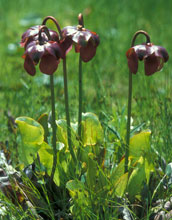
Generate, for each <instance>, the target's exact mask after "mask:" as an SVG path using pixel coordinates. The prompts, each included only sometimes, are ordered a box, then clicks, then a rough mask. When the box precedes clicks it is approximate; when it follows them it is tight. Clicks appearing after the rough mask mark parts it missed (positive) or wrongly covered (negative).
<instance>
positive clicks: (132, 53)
mask: <svg viewBox="0 0 172 220" xmlns="http://www.w3.org/2000/svg"><path fill="white" fill-rule="evenodd" d="M126 56H127V59H128V67H129V69H130V71H131V72H132V73H134V74H136V73H137V70H138V60H140V61H142V60H144V64H145V74H146V75H148V76H149V75H152V74H153V73H155V72H157V71H160V70H161V69H162V67H163V64H164V62H167V61H168V59H169V56H168V53H167V51H166V49H165V48H163V47H161V46H156V45H153V44H152V43H147V44H142V45H136V46H134V47H131V48H130V49H129V50H128V51H127V52H126Z"/></svg>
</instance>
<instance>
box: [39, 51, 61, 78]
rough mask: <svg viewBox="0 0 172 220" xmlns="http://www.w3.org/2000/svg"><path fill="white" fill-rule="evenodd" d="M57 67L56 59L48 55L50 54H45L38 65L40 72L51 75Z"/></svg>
mask: <svg viewBox="0 0 172 220" xmlns="http://www.w3.org/2000/svg"><path fill="white" fill-rule="evenodd" d="M57 67H58V61H57V59H56V57H54V56H52V55H50V54H45V55H43V56H42V58H41V62H40V64H39V68H40V71H41V72H42V73H45V74H48V75H52V74H53V73H54V72H55V71H56V69H57Z"/></svg>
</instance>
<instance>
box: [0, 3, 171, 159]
mask: <svg viewBox="0 0 172 220" xmlns="http://www.w3.org/2000/svg"><path fill="white" fill-rule="evenodd" d="M171 11H172V1H171V0H166V1H164V0H144V1H143V0H99V1H97V0H84V1H78V0H63V1H59V0H47V1H45V0H36V1H35V0H0V30H1V32H0V141H9V144H12V143H11V142H10V141H11V135H10V133H9V131H8V126H7V117H6V114H5V113H6V112H8V111H9V112H10V113H11V115H12V116H13V117H14V118H16V117H18V116H23V115H25V116H30V117H33V118H35V119H37V118H38V117H39V116H40V114H42V113H44V112H49V111H50V91H49V78H48V77H47V76H46V75H43V74H42V73H40V72H39V69H38V68H37V74H36V76H35V77H31V76H30V75H28V74H27V73H26V72H25V70H24V68H23V63H24V60H23V59H22V58H21V57H22V54H23V48H20V46H19V42H20V39H21V35H22V33H23V32H25V31H26V30H27V28H29V27H30V26H33V25H37V24H41V22H42V19H43V18H44V17H45V16H47V15H51V16H54V17H55V18H56V19H57V20H58V21H59V24H60V26H61V27H62V28H63V27H65V26H68V25H77V22H78V21H77V16H78V13H80V12H81V13H83V15H84V23H85V27H86V28H88V29H90V30H92V31H95V32H97V33H98V34H99V36H100V41H101V43H100V45H99V47H98V48H97V54H96V56H95V57H94V58H93V59H92V60H91V61H90V62H88V63H84V64H83V80H84V85H83V87H84V88H83V89H84V92H83V93H84V99H83V108H84V109H83V110H84V112H85V111H92V112H94V113H96V114H97V115H99V116H100V118H101V115H102V113H105V114H107V115H109V116H110V115H112V117H113V115H116V114H118V115H120V114H122V113H121V112H122V111H124V112H125V113H126V110H127V109H126V106H127V95H128V94H127V93H128V67H127V60H126V56H125V53H126V51H127V50H128V48H129V47H130V44H131V39H132V36H133V34H134V33H135V32H136V31H138V30H140V29H143V30H145V31H147V32H148V33H149V35H150V37H151V40H152V42H153V43H154V44H156V45H161V46H163V47H165V48H166V49H167V51H168V52H169V55H171V51H172V44H171V39H172V29H171V26H172V16H171ZM47 25H48V26H49V27H50V28H52V29H54V30H55V26H54V25H53V24H52V23H51V22H48V23H47ZM144 41H145V38H144V37H143V36H139V37H138V40H137V43H143V42H144ZM78 60H79V57H78V54H75V52H74V50H72V51H71V52H70V53H69V54H68V55H67V65H68V66H67V67H68V77H69V93H70V94H69V100H70V112H71V116H72V121H76V119H77V111H78V110H77V108H78V84H77V82H78ZM171 67H172V62H171V56H170V59H169V62H168V63H166V64H165V65H164V68H163V70H162V71H160V72H158V73H155V74H154V75H153V76H150V77H147V76H145V75H144V66H143V63H139V72H138V73H137V74H136V75H134V77H133V105H132V117H133V119H134V124H135V125H138V124H140V123H142V122H145V129H146V128H150V129H151V130H152V135H153V137H154V139H153V140H154V143H153V144H154V145H155V147H156V148H157V149H158V150H160V151H161V152H162V153H163V154H164V155H165V156H166V157H168V158H169V160H170V156H171V155H172V152H171V149H170V147H171V144H172V137H171V132H172V125H171V122H170V121H171V119H172V105H171V99H172V98H171V93H172V92H171V82H172V77H171V76H172V74H171ZM62 76H63V73H62V63H61V64H60V65H59V68H58V70H57V72H56V73H55V89H56V90H55V95H56V111H57V118H64V117H65V110H64V91H63V77H62ZM102 120H103V118H102Z"/></svg>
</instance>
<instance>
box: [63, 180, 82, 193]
mask: <svg viewBox="0 0 172 220" xmlns="http://www.w3.org/2000/svg"><path fill="white" fill-rule="evenodd" d="M66 188H67V189H68V190H70V191H79V190H83V189H84V184H83V183H82V182H80V181H79V180H69V181H68V182H67V183H66Z"/></svg>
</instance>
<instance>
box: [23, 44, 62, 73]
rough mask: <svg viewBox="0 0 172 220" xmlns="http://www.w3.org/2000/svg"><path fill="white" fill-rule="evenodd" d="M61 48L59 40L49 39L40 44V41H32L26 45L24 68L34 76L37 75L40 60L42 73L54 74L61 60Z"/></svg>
mask: <svg viewBox="0 0 172 220" xmlns="http://www.w3.org/2000/svg"><path fill="white" fill-rule="evenodd" d="M60 57H61V49H60V47H59V45H58V43H57V42H55V41H47V42H44V44H39V41H32V42H31V43H29V44H28V45H27V46H26V51H25V53H24V55H23V58H24V59H25V62H24V68H25V70H26V71H27V72H28V73H29V74H30V75H32V76H34V75H35V73H36V69H35V65H37V64H38V63H39V61H40V64H39V68H40V71H41V72H42V73H45V74H48V75H51V74H53V73H54V72H55V71H56V69H57V67H58V64H59V62H60Z"/></svg>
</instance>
